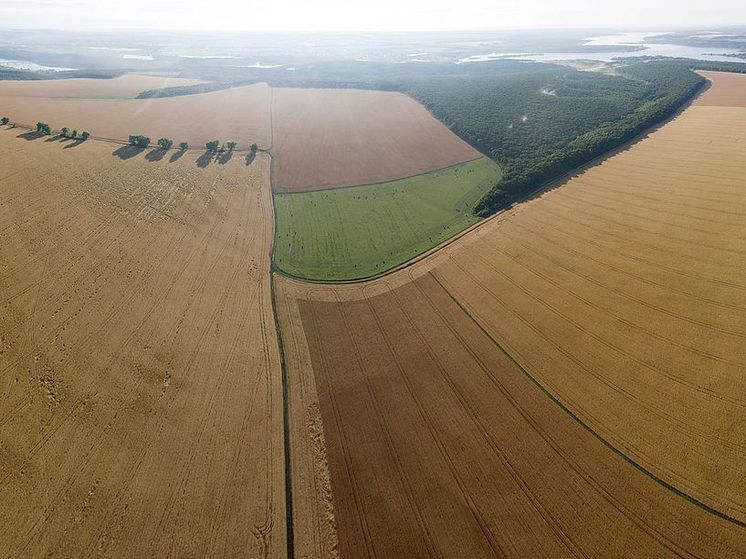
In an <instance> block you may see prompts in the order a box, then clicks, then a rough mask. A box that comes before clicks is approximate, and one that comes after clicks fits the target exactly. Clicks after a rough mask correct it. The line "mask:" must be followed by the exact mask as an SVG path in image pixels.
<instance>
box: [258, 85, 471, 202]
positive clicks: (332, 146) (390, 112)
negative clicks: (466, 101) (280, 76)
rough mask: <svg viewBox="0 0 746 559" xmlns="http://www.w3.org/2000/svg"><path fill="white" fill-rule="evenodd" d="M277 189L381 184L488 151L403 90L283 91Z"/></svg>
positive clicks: (276, 96)
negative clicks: (471, 143)
mask: <svg viewBox="0 0 746 559" xmlns="http://www.w3.org/2000/svg"><path fill="white" fill-rule="evenodd" d="M272 125H273V135H274V144H273V155H274V156H275V158H276V159H275V166H274V174H273V175H274V176H273V186H274V189H275V192H298V191H303V190H318V189H320V188H324V187H338V186H351V185H361V184H371V183H380V182H383V181H390V180H393V179H400V178H404V177H408V176H412V175H416V174H420V173H424V172H427V171H432V170H434V169H441V168H444V167H448V166H450V165H454V164H456V163H463V162H465V161H469V160H472V159H476V158H478V157H480V156H481V154H480V153H479V152H478V151H476V150H475V149H474V148H472V147H471V146H469V144H467V143H466V142H464V141H462V140H461V139H460V138H458V137H457V136H456V135H455V134H453V133H452V132H451V131H450V130H448V128H446V127H445V126H444V125H443V124H441V123H440V122H439V121H437V120H435V118H433V117H432V116H431V115H430V113H428V112H427V110H426V109H425V108H424V107H423V106H422V105H420V104H419V103H417V101H415V100H413V99H411V98H410V97H407V96H406V95H403V94H401V93H394V92H387V91H363V90H358V89H301V88H275V89H273V100H272Z"/></svg>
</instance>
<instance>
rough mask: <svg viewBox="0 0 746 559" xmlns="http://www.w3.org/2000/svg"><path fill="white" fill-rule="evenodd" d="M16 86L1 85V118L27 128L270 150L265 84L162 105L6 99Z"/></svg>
mask: <svg viewBox="0 0 746 559" xmlns="http://www.w3.org/2000/svg"><path fill="white" fill-rule="evenodd" d="M101 81H102V82H103V81H109V80H101ZM13 83H16V82H7V81H0V114H2V115H8V116H10V117H11V118H12V120H13V122H17V123H20V124H23V125H25V126H27V127H35V126H36V123H37V122H39V121H44V122H48V123H49V124H50V125H51V126H52V128H53V129H55V130H59V129H60V128H62V127H63V126H67V127H69V128H75V129H77V130H88V131H90V133H91V134H92V135H93V136H95V137H97V138H110V139H115V140H126V139H127V137H128V136H129V135H130V134H144V135H146V136H149V137H150V138H151V140H152V141H153V142H155V141H156V140H157V139H158V138H161V137H166V138H172V139H173V140H174V141H175V142H176V143H178V142H181V141H186V142H188V143H189V144H191V145H192V146H194V147H199V148H203V147H204V145H205V142H207V141H210V140H213V139H218V140H222V141H229V140H233V141H236V142H237V143H238V148H239V149H246V148H248V147H249V146H250V145H251V144H252V143H257V144H259V146H260V147H267V146H269V144H270V130H269V128H270V126H269V102H270V90H269V87H268V86H267V85H266V84H255V85H250V86H245V87H236V88H233V89H226V90H222V91H214V92H210V93H202V94H198V95H187V96H181V97H165V98H161V99H103V98H86V99H76V98H65V97H33V98H29V97H26V96H24V95H19V96H3V95H2V93H1V92H2V91H3V88H5V87H8V85H7V84H13ZM45 83H49V84H50V85H49V87H50V88H51V87H52V84H51V82H45ZM99 87H103V86H99Z"/></svg>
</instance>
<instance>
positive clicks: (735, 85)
mask: <svg viewBox="0 0 746 559" xmlns="http://www.w3.org/2000/svg"><path fill="white" fill-rule="evenodd" d="M697 73H698V74H701V75H703V76H704V77H705V78H707V79H708V80H710V81H711V82H715V83H717V84H718V87H715V88H712V90H711V91H708V92H707V95H702V96H701V97H700V98H699V99H697V100H696V101H695V105H703V106H708V105H709V106H719V107H746V88H744V86H743V84H744V78H743V74H733V73H729V72H706V71H703V70H700V71H699V72H697Z"/></svg>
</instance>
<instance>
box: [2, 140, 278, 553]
mask: <svg viewBox="0 0 746 559" xmlns="http://www.w3.org/2000/svg"><path fill="white" fill-rule="evenodd" d="M17 134H18V130H13V129H0V159H1V160H2V161H3V162H5V164H4V166H3V170H2V174H1V175H0V526H2V529H0V550H3V553H2V555H3V556H10V557H41V556H45V557H46V556H54V557H83V556H102V557H165V556H179V557H199V556H214V557H228V556H235V557H239V556H241V557H284V556H285V550H286V542H285V498H284V489H283V487H284V475H283V463H284V451H283V431H282V394H281V383H280V364H279V353H278V346H277V342H276V335H275V325H274V320H273V316H272V308H271V293H270V278H269V266H270V262H269V255H270V247H271V243H272V236H273V231H272V228H273V217H272V206H271V199H270V189H269V161H268V158H267V156H265V155H263V154H260V155H259V156H258V157H257V158H256V159H255V160H254V161H253V162H252V163H251V165H248V166H247V165H246V164H245V162H244V159H243V158H233V159H232V160H231V161H229V162H227V163H226V164H224V165H221V164H218V163H216V162H213V163H211V164H209V165H208V166H206V167H200V166H198V165H197V164H196V161H195V158H196V157H197V154H192V153H191V152H190V153H186V154H184V155H182V156H181V158H180V159H178V160H177V161H173V162H170V161H169V160H168V158H166V159H164V160H162V161H158V162H156V161H146V160H144V159H142V158H138V159H134V158H133V159H129V160H126V161H123V160H121V159H119V158H117V157H113V156H112V155H111V150H112V146H111V145H109V144H106V143H103V142H96V141H88V142H85V143H83V144H80V145H78V146H77V147H75V148H74V149H67V148H66V147H64V145H61V144H60V143H59V142H45V141H44V140H43V139H37V140H34V141H26V140H24V139H22V138H18V137H17Z"/></svg>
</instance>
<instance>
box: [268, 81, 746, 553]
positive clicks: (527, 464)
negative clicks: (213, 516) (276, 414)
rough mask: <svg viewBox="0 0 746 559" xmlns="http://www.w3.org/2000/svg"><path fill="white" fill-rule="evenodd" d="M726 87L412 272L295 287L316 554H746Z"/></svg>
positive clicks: (741, 238) (300, 498) (308, 546)
mask: <svg viewBox="0 0 746 559" xmlns="http://www.w3.org/2000/svg"><path fill="white" fill-rule="evenodd" d="M709 77H710V79H712V80H713V82H714V83H713V85H712V88H711V89H710V90H709V91H708V92H707V93H706V94H705V96H704V97H703V99H702V100H701V102H699V103H697V104H695V105H694V106H692V107H690V108H689V109H687V110H686V111H685V112H684V113H683V114H681V115H680V116H678V117H677V118H676V119H675V120H674V121H672V122H670V123H669V124H667V125H666V126H664V127H663V128H661V129H659V130H657V131H655V132H653V133H652V134H650V135H649V137H647V138H646V139H644V140H642V141H641V142H639V143H637V144H635V145H634V146H632V147H631V148H629V149H627V150H624V151H622V152H620V153H618V154H617V155H615V156H613V157H611V158H609V159H608V160H606V161H604V162H603V163H601V164H599V165H597V166H594V167H592V168H590V169H588V170H586V171H585V172H582V173H580V174H579V175H577V176H576V177H574V178H573V179H571V180H570V181H568V182H567V183H566V184H565V185H563V186H562V187H561V188H558V189H555V190H553V191H551V192H548V193H546V194H544V195H543V196H541V197H539V198H537V199H535V200H533V201H531V202H528V203H525V204H522V205H520V206H518V207H516V208H514V209H511V210H509V211H507V212H505V213H503V214H501V215H499V216H497V217H496V218H494V219H492V220H489V221H487V222H486V223H485V224H484V225H482V226H481V227H479V228H477V229H476V230H474V231H473V232H471V233H469V234H467V235H466V236H464V237H462V238H461V239H459V240H458V241H456V242H454V243H452V244H451V245H449V246H448V247H446V248H444V249H443V250H441V251H439V252H437V253H435V254H434V255H432V256H431V257H428V258H426V259H424V260H421V261H419V262H418V263H416V264H414V265H413V266H411V267H410V268H407V269H404V270H402V271H399V272H396V273H395V274H392V275H390V276H388V277H385V278H382V279H380V280H376V281H372V282H367V283H359V284H352V285H336V286H335V285H313V284H304V283H301V282H298V281H295V280H290V279H288V278H278V279H277V280H276V287H277V290H278V291H277V292H278V299H279V306H278V311H279V315H280V322H281V326H282V331H283V338H284V349H285V358H286V362H287V364H288V375H289V381H290V406H291V433H292V438H291V445H292V449H293V451H292V452H293V454H292V458H293V460H292V463H293V483H294V503H296V504H297V503H301V506H296V514H295V526H296V531H303V533H304V534H308V535H309V537H307V538H305V539H303V540H299V539H296V541H297V542H298V543H297V545H298V546H299V547H298V548H297V549H298V550H299V551H300V553H301V556H303V553H307V554H308V555H309V556H312V555H314V554H318V555H324V554H326V555H333V553H334V548H335V538H334V537H333V528H334V526H335V524H336V531H337V539H338V551H339V554H340V555H341V556H342V557H354V558H356V559H357V558H361V557H408V558H410V557H427V556H440V557H451V556H464V557H494V556H499V557H578V556H584V557H669V556H670V557H674V556H684V557H718V558H720V557H744V556H746V383H744V371H746V343H744V342H745V341H746V320H745V319H744V316H746V275H745V273H744V270H746V219H745V218H746V179H745V178H744V177H746V132H745V131H746V108H739V107H731V106H726V107H718V106H707V104H708V100H707V98H708V96H715V98H719V99H725V98H728V95H730V96H731V98H737V94H735V93H728V92H724V93H721V91H720V90H722V89H726V90H728V89H730V88H738V89H739V90H743V91H746V76H738V78H739V79H732V78H731V76H728V79H727V80H724V81H722V82H721V81H720V79H719V76H718V75H712V74H711V75H710V76H709ZM734 104H735V103H734ZM316 410H318V412H317V411H316ZM319 412H320V415H321V418H322V420H323V429H324V435H325V440H326V451H325V452H321V451H318V450H314V445H315V442H314V441H316V440H318V437H317V436H315V435H314V430H315V424H314V422H313V421H311V420H310V419H309V418H313V417H314V416H315V415H317V414H318V413H319ZM325 461H326V462H328V466H329V468H328V470H329V476H330V487H331V499H330V498H329V491H327V490H326V489H325V477H326V474H325V473H324V468H323V465H324V463H325ZM299 480H300V481H299ZM314 491H315V492H316V496H315V497H314V496H313V492H314ZM314 506H315V512H314V513H309V512H308V511H314ZM330 510H334V511H335V512H336V514H335V515H334V516H333V517H330V516H329V514H328V512H329V511H330ZM323 512H326V515H324V514H322V513H323ZM304 514H305V515H306V516H304ZM330 534H332V535H330ZM311 536H312V537H311Z"/></svg>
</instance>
